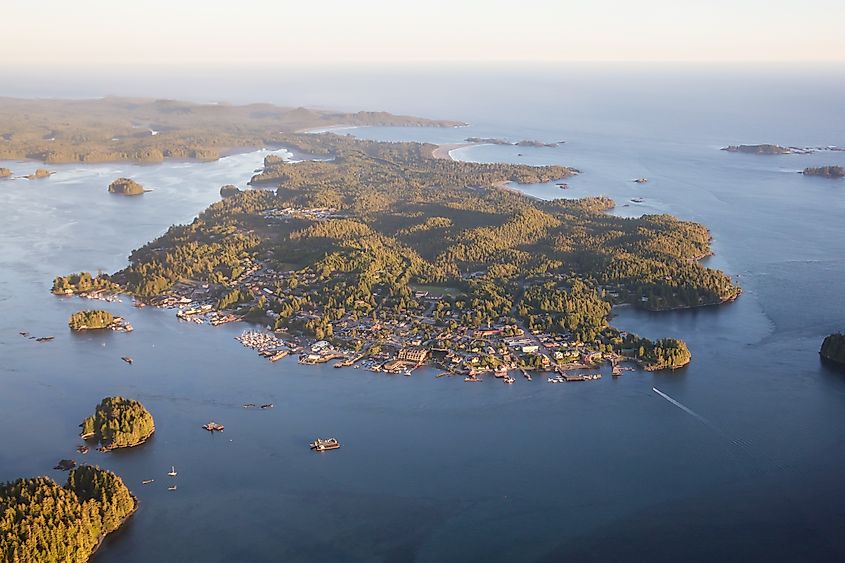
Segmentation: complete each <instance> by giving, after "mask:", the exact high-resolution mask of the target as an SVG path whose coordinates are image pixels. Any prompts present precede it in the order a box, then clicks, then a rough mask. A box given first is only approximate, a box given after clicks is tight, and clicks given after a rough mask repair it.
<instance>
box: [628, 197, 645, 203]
mask: <svg viewBox="0 0 845 563" xmlns="http://www.w3.org/2000/svg"><path fill="white" fill-rule="evenodd" d="M631 201H632V202H634V203H642V202H644V201H645V200H644V199H643V198H641V197H632V198H631Z"/></svg>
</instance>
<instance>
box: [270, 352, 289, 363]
mask: <svg viewBox="0 0 845 563" xmlns="http://www.w3.org/2000/svg"><path fill="white" fill-rule="evenodd" d="M289 353H290V352H288V351H287V350H279V351H278V352H276V353H275V354H273V355H272V356H269V358H270V361H271V362H276V361H278V360H281V359H282V358H284V357H285V356H287V355H288V354H289Z"/></svg>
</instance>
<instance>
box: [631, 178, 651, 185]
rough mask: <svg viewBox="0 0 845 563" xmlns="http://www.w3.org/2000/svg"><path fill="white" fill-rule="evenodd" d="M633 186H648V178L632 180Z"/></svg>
mask: <svg viewBox="0 0 845 563" xmlns="http://www.w3.org/2000/svg"><path fill="white" fill-rule="evenodd" d="M634 183H635V184H648V178H637V179H636V180H634Z"/></svg>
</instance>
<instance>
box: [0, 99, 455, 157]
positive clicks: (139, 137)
mask: <svg viewBox="0 0 845 563" xmlns="http://www.w3.org/2000/svg"><path fill="white" fill-rule="evenodd" d="M340 124H342V125H357V126H361V125H372V126H403V127H410V126H420V127H457V126H461V125H466V124H465V123H462V122H458V121H449V120H429V119H423V118H418V117H411V116H403V115H393V114H390V113H385V112H366V111H361V112H356V113H342V112H331V111H323V110H311V109H307V108H302V107H300V108H285V107H279V106H274V105H271V104H249V105H243V106H236V105H228V104H196V103H190V102H181V101H175V100H153V99H145V98H119V97H106V98H101V99H93V100H61V99H49V100H46V99H40V100H38V99H33V100H30V99H15V98H0V139H2V141H3V142H0V160H20V159H29V160H37V161H42V162H48V163H69V162H113V161H134V162H161V161H162V160H164V159H167V158H172V159H193V160H216V159H218V158H220V156H222V155H225V154H226V153H228V152H231V151H238V150H247V149H258V148H262V147H265V146H273V145H276V144H278V142H279V137H280V135H283V134H284V133H293V132H295V131H298V130H301V129H306V128H318V127H330V126H332V125H340ZM282 132H284V133H282Z"/></svg>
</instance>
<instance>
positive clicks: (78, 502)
mask: <svg viewBox="0 0 845 563" xmlns="http://www.w3.org/2000/svg"><path fill="white" fill-rule="evenodd" d="M136 506H137V501H136V500H135V497H133V496H132V493H130V492H129V489H127V488H126V485H125V484H124V483H123V481H122V480H121V479H120V477H118V476H117V475H115V474H114V473H112V472H110V471H106V470H104V469H100V468H98V467H91V466H87V465H86V466H81V467H78V468H76V469H73V470H71V471H70V473H69V475H68V478H67V483H66V484H65V486H64V487H62V486H59V485H58V484H57V483H56V482H55V481H53V480H52V479H50V478H49V477H34V478H30V479H18V480H17V481H13V482H8V483H5V484H2V485H0V556H2V560H3V561H6V562H9V563H82V562H84V561H88V559H89V558H90V557H91V555H93V553H94V552H95V551H96V550H97V548H98V547H99V545H100V543H101V542H102V540H103V538H105V536H106V535H108V534H110V533H112V532H114V531H115V530H117V529H118V528H120V526H121V525H122V524H123V523H124V522H125V521H126V520H127V519H128V518H129V517H130V516H131V515H132V514H133V513H134V512H135V508H136Z"/></svg>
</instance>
